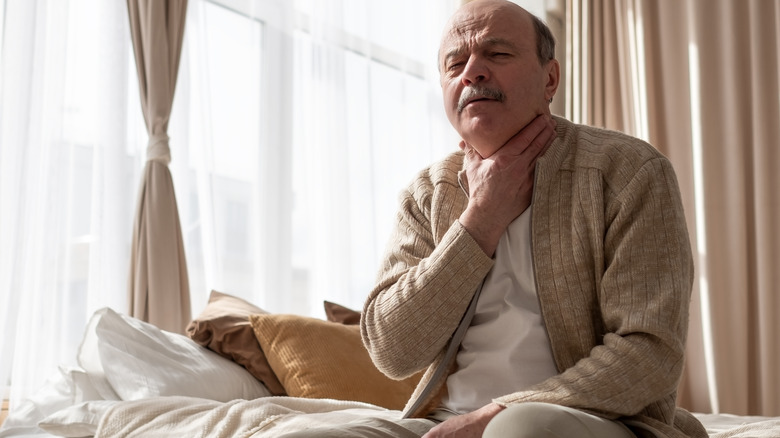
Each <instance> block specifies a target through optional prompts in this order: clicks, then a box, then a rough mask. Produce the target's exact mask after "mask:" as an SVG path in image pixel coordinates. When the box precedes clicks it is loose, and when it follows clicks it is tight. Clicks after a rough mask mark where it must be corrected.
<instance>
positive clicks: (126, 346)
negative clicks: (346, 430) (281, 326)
mask: <svg viewBox="0 0 780 438" xmlns="http://www.w3.org/2000/svg"><path fill="white" fill-rule="evenodd" d="M93 323H94V324H93ZM89 327H90V328H94V334H95V336H94V339H95V340H96V347H95V345H92V344H91V343H90V342H89V341H88V338H89V337H90V335H89V334H87V335H85V341H84V343H83V344H82V347H81V348H80V351H79V361H80V362H81V361H82V359H83V361H84V362H85V363H83V364H81V366H82V367H83V368H84V369H85V370H87V373H88V375H90V378H91V379H92V382H93V385H94V386H95V388H97V389H98V391H100V392H101V393H103V392H108V391H107V389H106V388H105V385H103V384H102V383H106V382H107V384H108V386H110V389H111V390H112V391H113V392H115V393H116V394H117V395H118V396H119V398H120V399H122V400H138V399H143V398H150V397H157V396H173V395H181V396H190V397H200V398H206V399H210V400H217V401H223V402H226V401H230V400H234V399H246V400H251V399H255V398H258V397H267V396H269V395H271V393H270V392H269V391H268V389H267V388H266V387H265V385H263V383H262V382H260V381H259V380H257V379H256V378H255V377H254V376H252V375H251V374H250V373H249V372H248V371H247V370H246V369H245V368H243V367H242V366H240V365H238V364H236V363H235V362H233V361H231V360H229V359H225V358H223V357H221V356H220V355H218V354H216V353H214V352H213V351H210V350H208V349H206V348H205V347H202V346H200V345H198V344H196V343H195V342H194V341H192V340H191V339H189V338H188V337H186V336H183V335H179V334H176V333H171V332H166V331H164V330H160V329H159V328H157V327H155V326H154V325H152V324H148V323H145V322H143V321H140V320H138V319H136V318H132V317H130V316H127V315H121V314H119V313H117V312H115V311H113V310H111V309H110V308H104V309H101V310H98V311H97V312H96V314H95V316H93V320H92V321H90V324H89ZM95 351H97V356H98V359H97V360H98V361H99V362H98V363H97V364H95V363H87V362H94V361H95V360H96V359H95V357H94V356H95ZM101 374H102V375H101ZM102 379H104V380H105V382H102V383H101V380H102ZM106 395H110V394H106ZM104 398H106V399H110V398H112V397H108V396H104Z"/></svg>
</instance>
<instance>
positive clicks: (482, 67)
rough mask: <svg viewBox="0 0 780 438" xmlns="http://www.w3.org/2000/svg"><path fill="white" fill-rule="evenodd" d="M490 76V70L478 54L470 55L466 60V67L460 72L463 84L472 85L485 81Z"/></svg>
mask: <svg viewBox="0 0 780 438" xmlns="http://www.w3.org/2000/svg"><path fill="white" fill-rule="evenodd" d="M489 78H490V70H489V69H488V67H487V64H486V63H485V62H484V61H483V60H482V59H480V57H478V56H472V57H471V58H469V60H468V62H466V67H465V68H464V69H463V73H462V74H461V80H462V81H463V85H472V84H476V83H480V82H484V81H487V80H488V79H489Z"/></svg>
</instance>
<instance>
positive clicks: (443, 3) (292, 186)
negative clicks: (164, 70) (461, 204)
mask: <svg viewBox="0 0 780 438" xmlns="http://www.w3.org/2000/svg"><path fill="white" fill-rule="evenodd" d="M223 5H227V6H229V8H226V7H223ZM455 7H457V1H450V0H439V1H437V2H426V3H425V4H424V5H418V4H417V3H416V2H413V1H399V2H392V3H387V2H364V1H347V0H330V1H296V2H282V1H279V2H274V1H262V2H261V1H239V2H214V1H205V0H199V1H193V0H191V2H190V7H189V14H190V15H189V17H188V22H187V27H186V31H185V44H184V52H183V58H182V64H181V66H180V75H179V84H178V85H177V97H176V102H175V103H174V108H173V118H172V121H171V130H172V131H173V132H172V134H171V137H172V138H173V137H176V138H180V139H182V140H181V142H183V143H186V144H189V145H190V150H189V151H188V152H187V153H188V154H189V155H188V157H187V158H184V159H182V157H178V158H179V159H178V160H174V161H173V162H172V166H173V174H174V179H175V184H176V188H177V193H178V194H179V195H178V197H179V204H180V207H181V208H180V213H181V217H182V229H183V231H184V234H185V237H184V239H185V247H186V251H187V260H188V264H189V270H190V279H191V290H192V295H193V297H192V299H193V310H194V312H195V313H197V312H198V311H199V310H200V309H201V308H202V306H203V305H204V303H205V300H206V298H207V296H208V292H209V290H210V289H218V290H222V291H224V292H227V293H231V294H235V295H238V296H242V297H244V298H246V299H248V300H250V301H252V302H254V303H256V304H258V305H260V306H261V307H265V308H266V309H268V310H269V311H272V312H287V313H299V314H308V315H312V316H323V315H324V314H323V311H322V301H323V300H331V301H336V302H339V303H342V304H344V305H348V306H351V307H354V308H360V307H361V306H362V303H363V300H364V298H365V296H366V294H367V293H368V291H369V289H370V288H371V286H372V283H373V280H374V275H375V271H376V267H377V266H378V262H379V257H380V256H381V253H382V251H383V250H384V244H385V241H386V239H387V237H388V236H389V233H390V226H391V224H392V221H393V219H394V215H395V209H396V200H397V194H398V193H399V191H400V189H401V188H402V187H403V186H404V185H405V184H406V183H407V182H408V181H410V180H411V178H412V177H413V176H414V174H415V173H416V172H417V171H418V170H420V169H421V168H422V167H423V166H425V165H426V164H427V163H429V162H430V161H432V160H434V159H436V158H439V157H442V156H443V155H444V154H446V153H447V152H448V151H452V150H455V148H456V147H457V141H456V139H454V137H452V135H453V134H452V131H451V128H450V127H449V124H448V122H447V121H446V117H445V116H444V112H443V109H442V104H441V97H440V95H439V86H438V72H437V70H436V52H437V49H438V42H439V37H440V32H441V29H442V28H443V25H444V22H445V21H446V19H447V18H448V17H449V15H450V14H451V12H452V11H454V9H455ZM185 101H188V102H189V103H185ZM177 163H178V164H177ZM183 163H186V166H187V168H186V169H179V168H177V165H184V164H183ZM187 187H189V188H187Z"/></svg>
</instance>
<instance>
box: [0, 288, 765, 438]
mask: <svg viewBox="0 0 780 438" xmlns="http://www.w3.org/2000/svg"><path fill="white" fill-rule="evenodd" d="M324 306H325V313H326V315H327V319H326V320H320V319H316V318H311V317H304V316H299V315H275V314H269V313H268V312H265V311H264V310H263V309H260V308H258V307H256V306H254V305H252V304H251V303H248V302H246V301H244V300H242V299H240V298H237V297H233V296H231V295H228V294H223V293H220V292H216V291H214V292H212V294H211V296H210V298H209V302H208V304H207V305H206V308H205V309H204V310H203V312H202V313H201V314H200V315H199V316H198V317H197V318H196V319H195V320H193V322H192V323H191V324H190V325H189V327H188V328H187V336H183V335H178V334H174V333H169V332H165V331H162V330H160V329H158V328H156V327H154V326H153V325H151V324H147V323H144V322H142V321H139V320H137V319H134V318H132V317H129V316H127V315H123V314H120V313H117V312H115V311H113V310H112V309H109V308H104V309H100V310H99V311H97V312H96V313H95V314H94V315H93V316H92V318H91V319H90V321H89V323H88V325H87V327H86V330H85V333H84V337H83V340H82V343H81V345H80V347H79V349H78V352H77V365H73V366H61V367H60V368H59V370H57V372H56V373H55V374H54V375H53V376H52V377H51V378H50V379H49V380H48V381H47V382H46V384H44V385H43V386H42V387H41V389H40V391H38V393H36V394H35V395H34V396H32V397H30V398H29V399H27V400H24V401H23V402H21V403H20V404H19V406H18V407H16V408H15V409H14V410H13V411H12V412H10V415H9V416H8V418H7V419H6V420H5V422H4V423H3V425H2V427H0V437H17V436H26V437H46V438H50V437H58V436H62V437H91V436H95V437H112V438H114V437H148V436H155V437H165V436H170V437H180V436H188V437H209V438H223V437H224V438H227V437H231V438H232V437H248V438H249V437H251V438H266V437H279V436H282V435H284V434H285V433H287V432H291V431H297V430H302V429H306V428H310V427H316V426H319V425H323V424H327V423H330V424H341V423H347V422H352V421H364V420H365V419H367V418H370V419H372V421H385V420H387V421H389V420H394V419H397V418H398V417H399V416H400V410H401V409H402V408H403V406H404V404H405V402H406V401H407V399H408V398H409V396H410V394H411V392H412V390H413V389H414V387H415V386H416V384H417V382H418V380H419V377H420V376H419V375H418V376H413V377H411V378H409V379H406V380H402V381H394V380H390V379H388V378H387V377H385V376H384V375H382V374H381V373H380V372H379V371H378V370H377V369H376V368H375V367H374V366H373V365H372V364H371V360H370V358H369V357H368V353H367V352H366V351H365V349H364V348H363V347H362V344H361V341H360V334H359V328H358V325H357V323H358V321H359V317H360V315H359V313H358V312H356V311H354V310H351V309H349V308H346V307H344V306H340V305H338V304H335V303H330V302H325V303H324ZM696 415H697V417H698V418H699V419H700V420H701V421H702V422H703V423H704V425H705V427H706V428H707V431H708V432H709V434H710V436H711V437H713V438H727V437H734V438H737V437H780V418H768V417H746V416H736V415H727V414H696ZM404 427H406V428H408V429H410V430H414V428H415V427H419V424H416V423H414V421H411V422H408V423H405V424H404Z"/></svg>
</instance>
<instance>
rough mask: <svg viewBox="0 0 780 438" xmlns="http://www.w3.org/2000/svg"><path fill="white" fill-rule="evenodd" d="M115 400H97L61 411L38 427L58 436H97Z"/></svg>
mask: <svg viewBox="0 0 780 438" xmlns="http://www.w3.org/2000/svg"><path fill="white" fill-rule="evenodd" d="M116 403H119V402H118V401H115V400H95V401H88V402H84V403H79V404H77V405H73V406H70V407H68V408H65V409H61V410H59V411H57V412H55V413H53V414H51V415H49V416H48V417H46V418H44V419H43V420H42V421H41V422H40V423H38V427H40V428H41V429H42V430H44V431H46V432H48V433H50V434H52V435H57V436H64V437H87V436H93V435H95V432H97V427H98V423H100V419H101V418H102V417H103V414H105V413H106V411H107V410H108V408H110V407H111V406H113V405H114V404H116Z"/></svg>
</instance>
